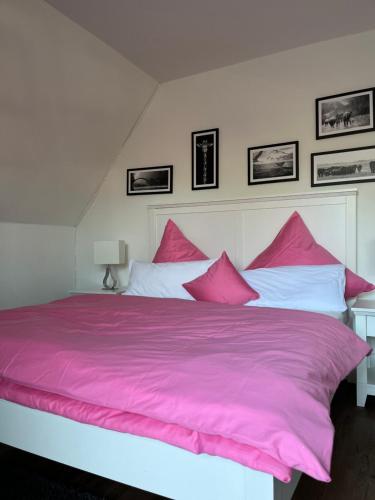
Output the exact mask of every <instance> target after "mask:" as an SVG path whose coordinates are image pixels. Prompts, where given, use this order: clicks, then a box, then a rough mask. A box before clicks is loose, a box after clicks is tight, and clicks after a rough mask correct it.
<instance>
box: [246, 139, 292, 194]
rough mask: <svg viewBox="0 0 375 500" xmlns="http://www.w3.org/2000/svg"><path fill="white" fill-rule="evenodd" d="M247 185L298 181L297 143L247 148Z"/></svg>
mask: <svg viewBox="0 0 375 500" xmlns="http://www.w3.org/2000/svg"><path fill="white" fill-rule="evenodd" d="M247 155H248V157H247V158H248V185H249V186H250V185H252V184H269V183H271V182H286V181H298V141H294V142H284V143H280V144H269V145H267V146H257V147H252V148H248V150H247Z"/></svg>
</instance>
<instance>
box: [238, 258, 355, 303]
mask: <svg viewBox="0 0 375 500" xmlns="http://www.w3.org/2000/svg"><path fill="white" fill-rule="evenodd" d="M240 274H241V276H242V277H243V278H244V279H245V280H246V282H247V283H248V284H249V285H250V286H251V287H252V288H254V290H256V291H257V292H258V293H259V295H260V298H259V299H256V300H251V301H250V302H248V303H247V304H245V305H247V306H258V307H279V308H284V309H302V310H304V311H315V312H326V313H328V312H330V313H335V312H343V311H346V309H347V305H346V302H345V298H344V291H345V266H343V265H342V264H335V265H324V266H285V267H272V268H267V269H266V268H261V269H249V270H247V271H242V272H241V273H240Z"/></svg>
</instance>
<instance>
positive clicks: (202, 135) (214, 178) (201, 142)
mask: <svg viewBox="0 0 375 500" xmlns="http://www.w3.org/2000/svg"><path fill="white" fill-rule="evenodd" d="M191 154H192V189H215V188H218V187H219V129H218V128H213V129H210V130H200V131H198V132H192V134H191Z"/></svg>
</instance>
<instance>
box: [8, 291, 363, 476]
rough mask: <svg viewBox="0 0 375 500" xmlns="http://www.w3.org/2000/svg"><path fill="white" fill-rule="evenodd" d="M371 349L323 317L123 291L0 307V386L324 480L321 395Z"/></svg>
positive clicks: (326, 434)
mask: <svg viewBox="0 0 375 500" xmlns="http://www.w3.org/2000/svg"><path fill="white" fill-rule="evenodd" d="M369 351H370V348H369V346H368V345H367V344H366V343H364V342H363V341H361V340H360V339H359V338H358V337H356V336H355V335H354V333H353V332H352V331H351V330H349V329H348V328H347V327H345V326H344V325H342V324H341V323H340V322H339V321H337V320H335V319H333V318H330V317H328V316H324V315H320V314H314V313H307V312H301V311H288V310H282V309H264V308H256V307H254V308H247V307H245V306H229V305H222V304H211V303H205V302H193V301H184V300H172V299H151V298H141V297H130V296H129V297H125V296H101V295H100V296H93V295H86V296H78V297H72V298H69V299H65V300H61V301H56V302H53V303H50V304H46V305H42V306H35V307H24V308H20V309H14V310H8V311H1V312H0V376H1V377H2V378H1V383H0V397H2V398H5V399H9V400H11V401H15V402H19V403H21V404H25V405H28V406H31V407H35V408H39V409H42V410H46V411H51V412H54V413H59V414H62V415H64V416H67V417H69V418H74V419H76V420H79V421H82V422H87V423H91V424H95V425H99V426H102V427H106V428H110V429H114V430H120V431H123V432H130V433H134V434H139V435H142V436H147V437H152V438H156V439H160V440H162V441H165V442H168V443H171V444H174V445H176V446H181V447H183V448H186V449H188V450H190V451H193V452H195V453H201V452H206V453H210V454H214V455H219V456H223V457H226V458H230V459H232V460H235V461H238V462H240V463H242V464H244V465H247V466H249V467H253V468H255V469H259V470H262V471H264V472H268V473H271V474H273V475H275V476H276V477H278V478H279V479H281V480H283V481H288V480H289V479H290V468H295V469H298V470H301V471H303V472H306V473H307V474H309V475H310V476H312V477H314V478H316V479H320V480H323V481H329V480H330V477H329V469H330V461H331V453H332V442H333V427H332V423H331V420H330V417H329V402H330V398H331V396H332V394H333V392H334V391H335V389H336V387H337V385H338V383H339V381H340V380H341V379H342V378H343V377H345V376H346V375H347V374H348V373H349V372H350V371H351V370H352V369H353V368H354V367H355V366H356V365H357V364H358V363H359V362H360V361H361V359H362V358H363V357H364V356H365V355H366V354H368V353H369Z"/></svg>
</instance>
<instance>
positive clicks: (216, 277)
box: [182, 252, 259, 305]
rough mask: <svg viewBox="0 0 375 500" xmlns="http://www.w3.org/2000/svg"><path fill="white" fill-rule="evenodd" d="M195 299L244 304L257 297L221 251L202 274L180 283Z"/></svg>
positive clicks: (256, 293)
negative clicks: (218, 257)
mask: <svg viewBox="0 0 375 500" xmlns="http://www.w3.org/2000/svg"><path fill="white" fill-rule="evenodd" d="M182 286H183V287H184V288H185V289H186V290H187V291H188V292H189V293H190V295H192V296H193V297H194V298H195V299H196V300H203V301H205V302H219V303H221V304H232V305H236V304H246V302H249V300H254V299H258V298H259V294H258V292H256V291H255V290H253V289H252V288H251V287H250V286H249V285H248V284H247V283H246V281H245V280H244V279H243V278H242V276H241V275H240V274H239V272H238V271H237V270H236V268H235V267H234V265H233V264H232V263H231V261H230V260H229V257H228V255H227V254H226V253H225V252H223V253H222V255H221V257H220V259H218V260H217V261H216V262H215V263H214V264H212V266H210V267H209V268H208V270H207V272H205V273H204V274H202V275H201V276H199V277H198V278H196V279H195V280H193V281H189V283H184V284H183V285H182Z"/></svg>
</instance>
